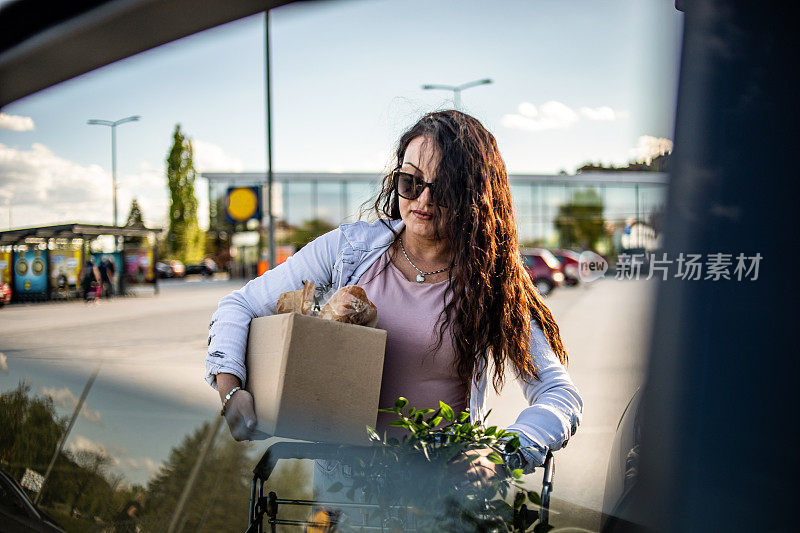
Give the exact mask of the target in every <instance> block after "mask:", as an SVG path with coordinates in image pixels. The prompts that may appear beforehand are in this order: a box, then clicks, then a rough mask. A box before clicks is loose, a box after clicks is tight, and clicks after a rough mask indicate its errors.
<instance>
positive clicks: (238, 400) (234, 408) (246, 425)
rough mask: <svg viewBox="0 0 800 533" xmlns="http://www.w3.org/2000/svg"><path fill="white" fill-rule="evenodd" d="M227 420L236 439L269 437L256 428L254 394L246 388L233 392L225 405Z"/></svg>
mask: <svg viewBox="0 0 800 533" xmlns="http://www.w3.org/2000/svg"><path fill="white" fill-rule="evenodd" d="M225 421H226V422H228V427H229V428H230V429H231V435H233V438H234V439H236V440H240V441H241V440H263V439H266V438H268V437H269V435H267V434H266V433H264V432H263V431H259V430H257V429H256V422H257V420H256V410H255V403H254V402H253V395H252V394H250V393H249V392H247V391H246V390H244V389H239V390H237V391H236V392H234V393H233V396H231V399H230V400H228V403H227V404H226V406H225Z"/></svg>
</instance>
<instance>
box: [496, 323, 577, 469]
mask: <svg viewBox="0 0 800 533" xmlns="http://www.w3.org/2000/svg"><path fill="white" fill-rule="evenodd" d="M530 352H531V358H532V360H533V364H534V366H535V367H536V372H537V374H538V375H539V380H535V379H533V378H520V377H518V378H517V379H518V381H519V382H520V385H521V386H522V392H523V394H524V395H525V399H526V400H527V402H528V405H529V406H530V407H527V408H526V409H524V410H523V411H522V412H521V413H520V414H519V416H518V417H517V420H516V422H514V423H513V424H512V425H510V426H509V427H508V428H507V429H508V431H511V432H514V433H517V434H518V435H519V438H520V444H521V446H522V448H521V450H522V455H523V456H524V457H525V460H526V461H527V463H528V464H527V465H526V468H525V471H526V473H528V472H530V471H532V470H533V468H534V467H536V466H540V465H541V464H543V463H544V459H545V456H546V455H547V451H548V450H551V451H555V450H558V449H560V448H563V447H564V446H565V445H566V443H567V441H568V440H569V438H570V437H571V436H572V435H573V434H574V433H575V431H576V430H577V429H578V426H579V425H580V423H581V417H582V414H583V399H582V398H581V395H580V393H579V392H578V388H577V387H576V386H575V384H574V383H573V382H572V379H571V378H570V376H569V374H568V373H567V370H566V368H564V365H562V364H561V362H560V361H559V360H558V358H557V357H556V354H555V352H553V349H552V348H551V347H550V344H549V343H548V342H547V338H546V337H545V336H544V333H543V332H542V330H541V328H539V326H538V325H537V324H535V323H534V324H531V344H530Z"/></svg>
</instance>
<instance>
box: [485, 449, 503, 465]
mask: <svg viewBox="0 0 800 533" xmlns="http://www.w3.org/2000/svg"><path fill="white" fill-rule="evenodd" d="M486 458H487V459H488V460H489V461H491V462H493V463H494V464H496V465H501V464H504V462H505V461H503V458H502V457H500V454H498V453H497V452H492V453H490V454H489V455H487V456H486Z"/></svg>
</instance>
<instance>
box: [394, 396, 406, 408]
mask: <svg viewBox="0 0 800 533" xmlns="http://www.w3.org/2000/svg"><path fill="white" fill-rule="evenodd" d="M406 405H408V400H407V399H405V398H403V397H402V396H400V397H399V398H398V399H397V401H395V402H394V406H395V407H397V408H398V409H402V408H403V407H405V406H406Z"/></svg>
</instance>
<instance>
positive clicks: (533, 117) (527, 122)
mask: <svg viewBox="0 0 800 533" xmlns="http://www.w3.org/2000/svg"><path fill="white" fill-rule="evenodd" d="M626 117H628V112H627V111H615V110H614V109H612V108H610V107H608V106H601V107H596V108H590V107H581V108H580V109H579V110H578V111H576V110H574V109H572V108H571V107H569V106H568V105H566V104H564V103H561V102H557V101H555V100H550V101H548V102H545V103H543V104H542V105H541V106H539V107H538V108H537V107H536V106H535V105H534V104H532V103H530V102H522V103H521V104H519V106H517V113H515V114H508V115H504V116H503V118H502V119H501V121H500V123H501V124H502V125H503V126H505V127H507V128H512V129H517V130H525V131H547V130H563V129H567V128H570V127H572V126H573V125H574V124H576V123H578V122H580V120H581V119H582V118H583V119H586V120H592V121H613V120H617V119H619V118H626Z"/></svg>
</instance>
